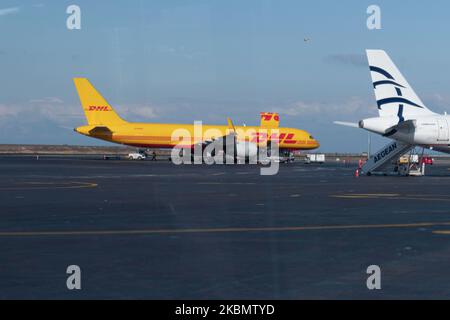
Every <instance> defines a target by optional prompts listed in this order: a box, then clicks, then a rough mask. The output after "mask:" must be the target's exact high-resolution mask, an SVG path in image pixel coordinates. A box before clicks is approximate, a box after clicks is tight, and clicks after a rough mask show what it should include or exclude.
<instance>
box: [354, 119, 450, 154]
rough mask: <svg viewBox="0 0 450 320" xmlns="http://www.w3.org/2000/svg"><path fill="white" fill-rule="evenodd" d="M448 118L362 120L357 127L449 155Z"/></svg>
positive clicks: (449, 134)
mask: <svg viewBox="0 0 450 320" xmlns="http://www.w3.org/2000/svg"><path fill="white" fill-rule="evenodd" d="M449 123H450V116H447V115H439V114H432V115H429V116H428V115H427V116H417V117H413V116H410V117H409V118H405V119H404V120H403V121H402V122H400V121H399V118H398V117H377V118H369V119H364V120H361V121H360V122H359V127H360V128H363V129H365V130H368V131H371V132H374V133H377V134H380V135H383V136H385V137H389V138H391V139H394V140H398V141H401V142H404V143H408V144H411V145H416V146H422V147H426V148H430V149H434V150H437V151H441V152H446V153H450V147H449V146H450V140H449V139H450V132H449Z"/></svg>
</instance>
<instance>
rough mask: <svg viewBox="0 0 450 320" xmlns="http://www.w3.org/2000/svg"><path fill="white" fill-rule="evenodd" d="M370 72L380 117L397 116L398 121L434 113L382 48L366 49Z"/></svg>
mask: <svg viewBox="0 0 450 320" xmlns="http://www.w3.org/2000/svg"><path fill="white" fill-rule="evenodd" d="M367 58H368V60H369V67H370V74H371V76H372V83H373V87H374V91H375V98H376V99H377V104H378V112H379V115H380V117H398V118H399V122H403V121H404V120H408V119H411V118H414V117H415V116H420V115H431V114H434V113H433V112H432V111H430V110H429V109H428V108H427V107H426V106H425V105H424V103H423V102H422V100H420V98H419V97H418V96H417V95H416V93H415V92H414V90H413V89H412V87H411V86H410V85H409V83H408V82H407V81H406V79H405V78H404V77H403V75H402V74H401V73H400V71H399V70H398V69H397V67H396V66H395V64H394V63H393V62H392V60H391V59H390V58H389V56H388V55H387V53H386V52H384V51H383V50H367Z"/></svg>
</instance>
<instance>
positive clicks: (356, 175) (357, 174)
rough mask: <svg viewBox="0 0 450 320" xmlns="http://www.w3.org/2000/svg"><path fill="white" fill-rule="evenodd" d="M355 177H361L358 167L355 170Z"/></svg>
mask: <svg viewBox="0 0 450 320" xmlns="http://www.w3.org/2000/svg"><path fill="white" fill-rule="evenodd" d="M355 178H359V169H356V171H355Z"/></svg>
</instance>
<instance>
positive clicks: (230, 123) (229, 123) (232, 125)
mask: <svg viewBox="0 0 450 320" xmlns="http://www.w3.org/2000/svg"><path fill="white" fill-rule="evenodd" d="M227 121H228V129H230V131H233V132H236V129H235V128H234V124H233V121H231V119H230V118H227Z"/></svg>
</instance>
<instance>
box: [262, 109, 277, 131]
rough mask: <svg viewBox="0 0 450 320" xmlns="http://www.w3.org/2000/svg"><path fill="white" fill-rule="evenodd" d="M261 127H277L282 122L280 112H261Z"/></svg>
mask: <svg viewBox="0 0 450 320" xmlns="http://www.w3.org/2000/svg"><path fill="white" fill-rule="evenodd" d="M260 116H261V128H266V129H277V128H278V125H279V123H280V116H279V115H278V113H273V112H261V113H260Z"/></svg>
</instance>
